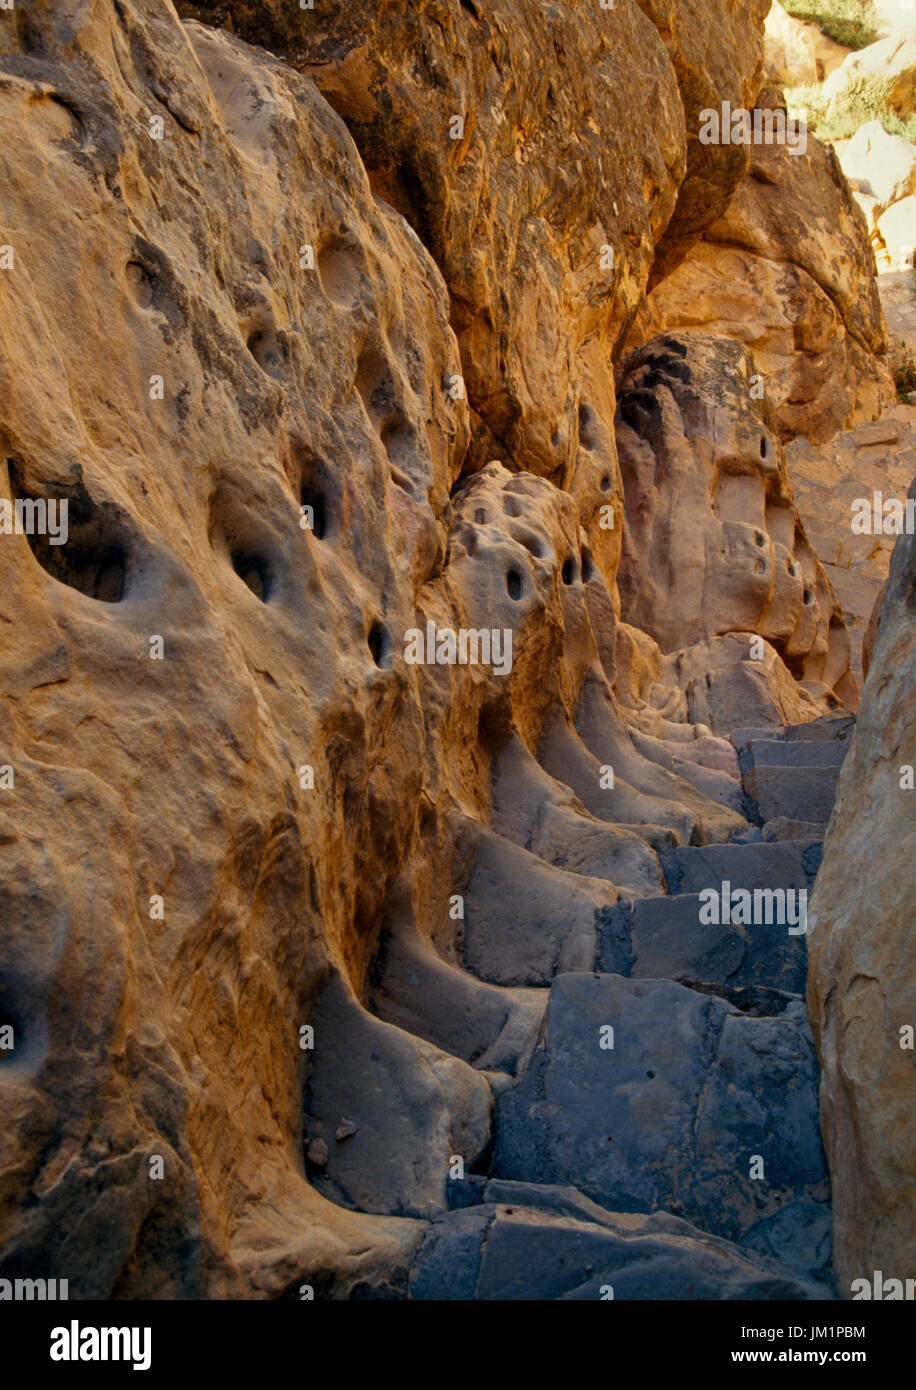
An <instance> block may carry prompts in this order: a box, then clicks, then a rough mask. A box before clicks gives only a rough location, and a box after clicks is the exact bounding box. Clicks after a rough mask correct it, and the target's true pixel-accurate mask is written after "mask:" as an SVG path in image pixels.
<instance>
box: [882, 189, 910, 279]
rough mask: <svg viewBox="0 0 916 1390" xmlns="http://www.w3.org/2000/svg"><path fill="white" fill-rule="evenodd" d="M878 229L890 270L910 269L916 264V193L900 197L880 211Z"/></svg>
mask: <svg viewBox="0 0 916 1390" xmlns="http://www.w3.org/2000/svg"><path fill="white" fill-rule="evenodd" d="M878 231H879V232H880V233H881V237H882V240H883V242H884V247H885V251H886V254H887V258H888V262H889V266H890V268H891V269H892V270H906V269H908V268H909V269H911V268H912V267H913V266H914V265H916V259H914V255H916V194H910V196H909V197H907V198H902V199H901V200H900V202H899V203H894V204H893V205H892V206H891V207H889V208H888V209H887V211H886V212H883V213H881V215H880V216H879V218H878Z"/></svg>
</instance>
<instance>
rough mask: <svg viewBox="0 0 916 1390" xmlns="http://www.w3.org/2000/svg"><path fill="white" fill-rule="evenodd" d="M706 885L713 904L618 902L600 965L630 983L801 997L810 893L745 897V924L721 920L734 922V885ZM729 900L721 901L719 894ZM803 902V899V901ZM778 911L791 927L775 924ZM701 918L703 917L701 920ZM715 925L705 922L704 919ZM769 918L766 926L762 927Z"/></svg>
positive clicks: (605, 929) (693, 896)
mask: <svg viewBox="0 0 916 1390" xmlns="http://www.w3.org/2000/svg"><path fill="white" fill-rule="evenodd" d="M726 883H727V880H722V881H721V882H718V883H715V884H712V885H710V887H711V888H712V889H714V891H715V900H713V901H710V900H709V899H704V898H702V897H701V896H700V894H699V893H683V894H680V895H679V896H678V897H673V898H637V899H636V900H635V901H634V902H631V903H618V904H617V906H616V908H614V909H613V911H612V913H610V914H608V915H607V917H606V918H605V921H604V923H603V924H602V925H601V927H600V928H599V949H598V955H597V965H598V969H599V970H608V971H613V972H614V973H617V974H621V975H626V976H629V977H631V978H633V979H653V980H680V981H685V982H690V983H691V984H692V983H693V982H695V981H699V982H700V983H704V984H709V985H728V986H751V985H765V986H767V987H768V988H770V989H778V990H784V991H786V992H787V993H789V994H796V995H802V994H803V993H804V990H805V979H806V973H807V952H806V949H805V934H804V930H801V931H799V930H798V928H799V927H801V928H804V927H805V926H806V917H807V890H806V889H805V888H802V889H801V890H800V892H799V891H796V890H789V891H788V892H786V891H785V890H783V892H782V894H779V893H774V894H773V896H772V897H769V896H766V895H765V894H764V892H763V891H762V890H759V889H758V890H756V894H757V895H756V896H754V894H752V893H751V892H750V891H748V894H747V897H748V900H749V901H748V903H747V907H748V912H747V913H746V914H745V915H749V916H753V917H754V918H756V920H754V921H751V922H749V923H743V922H740V921H739V922H735V921H734V920H732V921H727V920H725V921H723V920H721V919H722V918H724V917H727V916H728V915H731V916H732V917H735V916H739V915H741V914H740V909H739V903H738V901H737V900H736V896H735V894H736V893H737V891H738V890H736V889H735V888H734V886H733V885H729V887H728V888H726V887H725V884H726ZM723 892H725V893H726V894H727V901H726V902H723V898H722V894H723ZM802 895H804V896H802ZM780 904H782V905H783V906H784V907H788V908H789V909H790V912H789V914H786V913H785V912H783V914H782V915H783V916H784V917H785V916H787V915H789V916H791V917H792V918H793V919H794V918H795V917H796V915H798V913H799V912H800V914H801V918H800V921H799V922H798V924H797V925H796V924H795V922H794V920H793V921H788V920H784V921H783V922H779V921H778V920H774V919H776V918H778V916H779V915H780V913H779V907H780ZM701 914H702V917H701ZM710 917H711V918H712V919H713V920H711V921H707V920H706V918H710ZM767 917H769V921H768V920H767Z"/></svg>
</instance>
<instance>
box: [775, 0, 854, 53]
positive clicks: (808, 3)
mask: <svg viewBox="0 0 916 1390" xmlns="http://www.w3.org/2000/svg"><path fill="white" fill-rule="evenodd" d="M783 9H784V10H788V12H789V14H790V15H794V16H795V18H796V19H807V20H813V21H814V23H815V24H819V25H820V27H821V31H822V33H824V34H826V35H827V37H828V39H833V40H834V42H835V43H841V44H843V45H844V47H846V48H867V47H868V45H869V44H870V43H874V42H875V41H876V40H877V38H878V31H877V29H876V28H875V24H874V20H875V13H874V11H873V9H872V7H871V5H870V4H869V3H868V0H783Z"/></svg>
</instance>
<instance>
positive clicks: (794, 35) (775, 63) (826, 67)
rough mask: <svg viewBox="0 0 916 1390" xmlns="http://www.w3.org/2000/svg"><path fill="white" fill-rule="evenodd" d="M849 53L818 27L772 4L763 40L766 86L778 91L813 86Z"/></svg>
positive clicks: (777, 2) (837, 65) (828, 74)
mask: <svg viewBox="0 0 916 1390" xmlns="http://www.w3.org/2000/svg"><path fill="white" fill-rule="evenodd" d="M848 51H849V50H848V49H846V48H843V46H842V44H838V43H834V41H833V40H832V39H829V38H828V37H827V35H826V34H824V33H822V32H821V29H820V27H819V26H818V25H817V24H806V23H805V22H804V21H803V20H800V19H796V18H794V16H792V15H790V14H787V13H786V11H785V10H784V9H783V7H782V5H780V4H779V0H773V4H772V6H771V7H770V12H769V14H768V15H767V18H766V25H765V29H764V39H763V77H764V81H765V82H767V83H772V84H773V85H775V86H778V87H807V86H814V85H816V84H817V83H819V82H823V80H824V78H825V77H829V76H830V74H831V73H832V72H833V71H834V70H835V69H836V68H838V67H839V66H840V64H841V63H842V62H843V60H844V59H845V57H846V55H847V53H848Z"/></svg>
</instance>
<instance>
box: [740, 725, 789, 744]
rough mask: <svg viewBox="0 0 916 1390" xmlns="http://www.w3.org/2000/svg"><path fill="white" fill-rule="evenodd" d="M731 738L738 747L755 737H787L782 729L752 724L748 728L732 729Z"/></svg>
mask: <svg viewBox="0 0 916 1390" xmlns="http://www.w3.org/2000/svg"><path fill="white" fill-rule="evenodd" d="M729 738H730V739H731V741H732V743H733V744H734V745H735V747H736V748H743V747H744V745H745V744H746V743H751V742H753V740H754V739H782V738H785V734H784V733H783V731H782V730H781V729H761V728H757V727H755V726H751V727H750V728H746V729H732V731H731V733H730V734H729Z"/></svg>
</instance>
